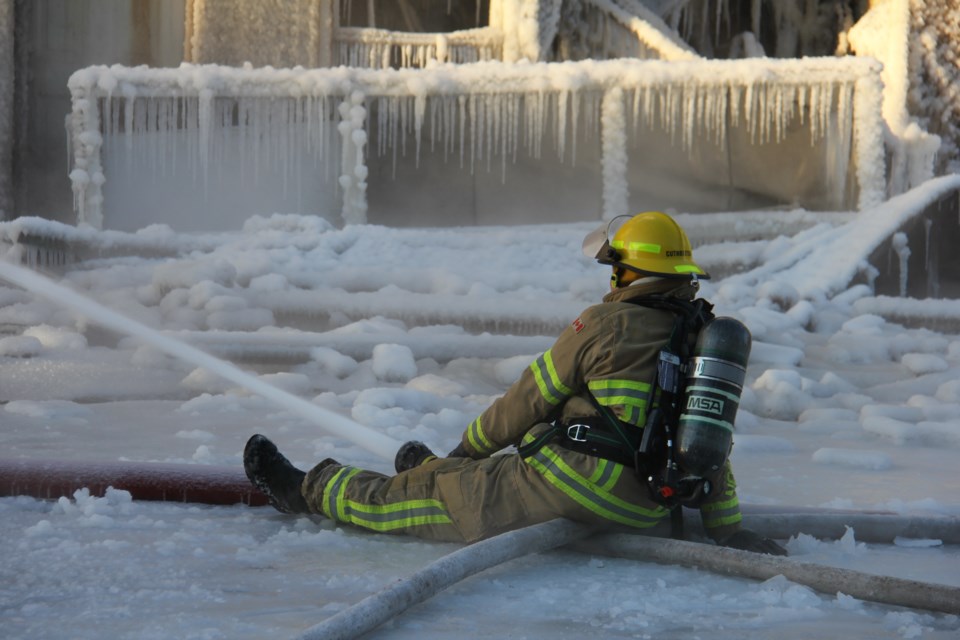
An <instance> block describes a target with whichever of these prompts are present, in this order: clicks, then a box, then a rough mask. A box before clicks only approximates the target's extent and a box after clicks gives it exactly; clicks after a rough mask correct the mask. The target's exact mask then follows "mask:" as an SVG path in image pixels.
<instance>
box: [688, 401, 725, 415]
mask: <svg viewBox="0 0 960 640" xmlns="http://www.w3.org/2000/svg"><path fill="white" fill-rule="evenodd" d="M687 410H688V411H703V412H705V413H714V414H716V415H718V416H722V415H723V400H718V399H716V398H707V397H704V396H690V397H688V398H687Z"/></svg>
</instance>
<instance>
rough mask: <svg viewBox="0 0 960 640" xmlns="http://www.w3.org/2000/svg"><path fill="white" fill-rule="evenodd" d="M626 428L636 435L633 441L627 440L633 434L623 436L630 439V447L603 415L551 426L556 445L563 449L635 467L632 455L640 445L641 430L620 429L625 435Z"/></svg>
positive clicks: (635, 428) (575, 419)
mask: <svg viewBox="0 0 960 640" xmlns="http://www.w3.org/2000/svg"><path fill="white" fill-rule="evenodd" d="M628 429H629V430H630V431H634V432H636V438H631V437H630V435H633V434H629V435H627V436H626V437H627V439H628V440H630V444H629V445H628V444H627V443H625V442H624V441H623V439H622V438H621V437H620V436H619V435H618V434H616V433H615V432H614V430H613V428H612V426H611V425H610V424H609V422H608V421H607V420H606V419H605V418H604V417H603V416H585V417H582V418H571V419H569V420H566V421H558V422H557V423H555V424H554V434H555V437H556V438H557V443H558V444H559V445H560V446H561V447H563V448H564V449H569V450H570V451H576V452H577V453H585V454H587V455H590V456H596V457H598V458H606V459H607V460H612V461H613V462H619V463H620V464H622V465H625V466H628V467H635V466H636V463H637V459H636V455H635V454H636V451H637V448H638V447H639V445H640V433H641V430H640V429H638V428H637V427H634V426H633V425H624V426H623V431H624V432H627V430H628ZM634 440H635V441H636V442H634Z"/></svg>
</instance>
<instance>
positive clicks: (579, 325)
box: [573, 318, 583, 333]
mask: <svg viewBox="0 0 960 640" xmlns="http://www.w3.org/2000/svg"><path fill="white" fill-rule="evenodd" d="M573 330H574V331H576V332H577V333H580V332H581V331H583V320H581V319H580V318H577V319H576V320H574V321H573Z"/></svg>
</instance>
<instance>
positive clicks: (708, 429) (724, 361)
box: [675, 317, 751, 477]
mask: <svg viewBox="0 0 960 640" xmlns="http://www.w3.org/2000/svg"><path fill="white" fill-rule="evenodd" d="M750 346H751V338H750V330H749V329H747V327H746V326H745V325H744V324H743V323H742V322H740V321H739V320H735V319H734V318H726V317H719V318H714V319H713V320H711V321H710V322H708V323H707V324H706V325H705V326H704V327H703V329H702V330H701V331H700V335H699V336H698V337H697V343H696V346H695V347H694V349H693V354H692V356H691V358H690V362H689V364H688V368H687V385H686V389H685V390H684V395H683V399H682V401H681V405H680V406H681V414H680V421H679V425H678V427H677V436H676V445H675V453H676V462H677V464H678V465H679V466H680V468H681V470H682V472H684V473H687V474H690V475H695V476H699V477H709V476H711V475H713V474H715V473H716V472H717V471H718V470H719V469H720V468H721V467H723V464H724V462H726V460H727V456H729V455H730V448H731V447H732V446H733V425H734V421H735V420H736V417H737V408H738V407H739V406H740V395H741V393H742V391H743V381H744V378H745V377H746V373H747V360H748V359H749V358H750Z"/></svg>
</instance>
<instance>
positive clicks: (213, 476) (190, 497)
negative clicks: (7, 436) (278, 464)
mask: <svg viewBox="0 0 960 640" xmlns="http://www.w3.org/2000/svg"><path fill="white" fill-rule="evenodd" d="M84 487H86V488H88V489H89V490H90V494H91V495H96V496H102V495H104V493H105V492H106V490H107V488H108V487H113V488H114V489H123V490H125V491H129V492H130V494H131V496H132V497H133V499H134V500H163V501H167V502H199V503H204V504H247V505H250V506H262V505H265V504H267V498H266V496H264V495H263V494H262V493H261V492H259V491H257V490H256V489H255V488H254V487H253V486H252V485H251V484H250V482H249V480H247V477H246V476H245V475H244V473H243V469H241V468H239V467H237V468H234V467H222V466H209V465H202V464H168V463H154V462H103V461H96V462H85V461H79V460H42V459H39V460H38V459H36V458H28V459H11V458H0V496H32V497H34V498H39V499H42V500H49V499H54V498H59V497H60V496H72V495H73V492H74V491H76V490H77V489H82V488H84Z"/></svg>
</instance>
